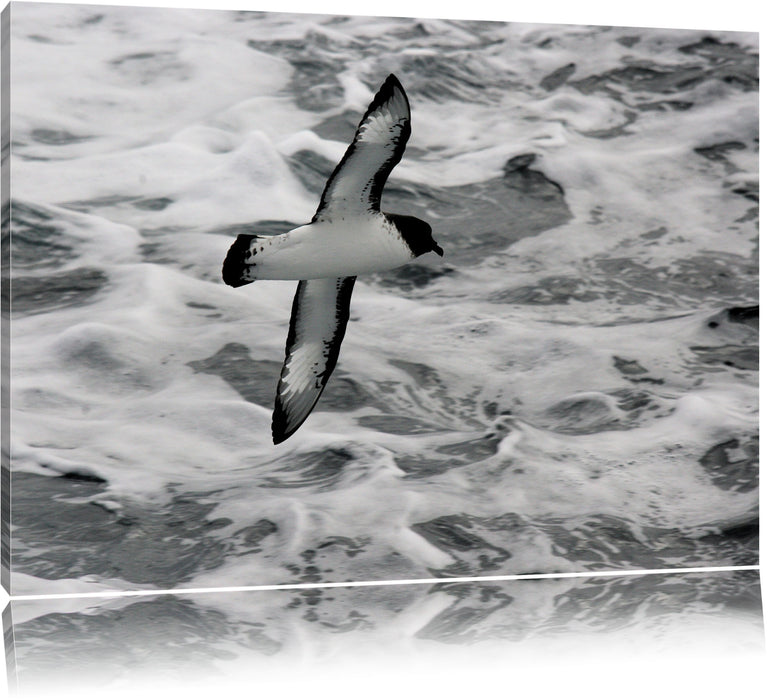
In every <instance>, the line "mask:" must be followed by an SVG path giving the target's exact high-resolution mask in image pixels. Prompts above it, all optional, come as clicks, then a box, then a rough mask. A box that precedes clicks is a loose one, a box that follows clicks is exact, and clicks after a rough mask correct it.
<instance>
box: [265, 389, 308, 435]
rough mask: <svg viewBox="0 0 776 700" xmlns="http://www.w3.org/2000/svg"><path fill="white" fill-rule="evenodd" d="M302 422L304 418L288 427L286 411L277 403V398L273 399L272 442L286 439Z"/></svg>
mask: <svg viewBox="0 0 776 700" xmlns="http://www.w3.org/2000/svg"><path fill="white" fill-rule="evenodd" d="M302 423H304V420H302V421H300V422H299V423H298V424H297V425H296V426H294V427H290V426H289V424H288V416H287V415H286V412H285V411H284V410H283V408H282V406H280V405H279V402H278V400H277V399H275V410H274V411H273V412H272V444H273V445H279V444H280V443H281V442H285V441H286V440H288V438H290V437H291V436H292V435H293V434H294V433H295V432H296V431H297V430H299V428H301V427H302Z"/></svg>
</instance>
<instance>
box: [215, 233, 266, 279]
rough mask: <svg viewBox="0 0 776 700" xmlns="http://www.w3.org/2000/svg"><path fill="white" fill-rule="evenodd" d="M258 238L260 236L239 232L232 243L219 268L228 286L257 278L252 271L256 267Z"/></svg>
mask: <svg viewBox="0 0 776 700" xmlns="http://www.w3.org/2000/svg"><path fill="white" fill-rule="evenodd" d="M260 239H261V236H251V235H250V234H248V233H241V234H240V235H239V236H237V240H235V242H234V243H232V247H231V248H229V252H228V253H227V254H226V258H224V265H223V267H222V268H221V276H222V277H223V279H224V282H226V283H227V284H228V285H229V286H230V287H242V286H243V285H244V284H250V283H251V282H253V281H254V280H255V279H257V278H256V277H255V275H254V274H253V271H254V270H255V269H256V261H255V258H256V250H257V244H258V242H259V240H260Z"/></svg>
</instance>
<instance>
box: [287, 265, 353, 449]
mask: <svg viewBox="0 0 776 700" xmlns="http://www.w3.org/2000/svg"><path fill="white" fill-rule="evenodd" d="M355 282H356V278H355V277H340V278H336V279H335V278H327V279H314V280H302V281H301V282H299V285H298V286H297V288H296V296H295V297H294V306H293V310H292V311H291V325H290V327H289V329H288V340H287V341H286V361H285V363H284V364H283V369H282V371H281V373H280V381H279V382H278V389H277V394H276V396H275V411H274V413H273V414H272V439H273V442H274V443H275V444H276V445H277V444H278V443H280V442H283V441H284V440H286V439H287V438H289V437H290V436H291V435H292V434H293V433H294V432H296V430H297V429H298V428H299V426H301V425H302V423H304V421H305V419H306V418H307V416H308V415H310V411H312V410H313V408H314V407H315V404H316V403H317V402H318V399H319V398H320V396H321V392H322V391H323V388H324V387H325V386H326V382H327V381H328V380H329V377H330V376H331V373H332V372H333V371H334V366H335V365H336V364H337V358H338V357H339V351H340V345H341V344H342V338H343V337H344V335H345V327H346V326H347V323H348V318H349V317H350V296H351V294H352V293H353V285H354V284H355Z"/></svg>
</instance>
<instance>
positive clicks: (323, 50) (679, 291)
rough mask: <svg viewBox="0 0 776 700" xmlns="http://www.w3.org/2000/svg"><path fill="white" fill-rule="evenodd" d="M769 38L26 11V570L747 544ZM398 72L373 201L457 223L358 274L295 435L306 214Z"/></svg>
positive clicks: (599, 553)
mask: <svg viewBox="0 0 776 700" xmlns="http://www.w3.org/2000/svg"><path fill="white" fill-rule="evenodd" d="M758 50H759V49H758V36H757V35H756V34H745V33H725V32H707V31H700V30H699V31H689V30H670V29H638V28H613V27H587V26H561V25H558V26H555V25H523V24H508V23H498V22H460V21H448V20H444V21H443V20H426V19H424V20H422V21H420V20H413V19H406V18H405V19H396V18H374V17H339V16H326V15H294V14H272V13H254V12H214V11H200V10H197V11H186V10H163V9H140V8H121V7H99V6H77V5H76V6H57V5H45V4H40V5H38V4H27V3H25V4H21V5H14V6H13V7H12V11H11V78H12V89H11V109H12V122H11V124H12V134H11V136H12V144H11V172H12V181H11V195H12V209H11V240H10V250H11V255H12V258H11V261H12V270H11V271H12V277H13V280H12V282H13V284H12V321H11V324H12V325H11V342H12V345H11V375H10V377H11V414H10V417H11V431H12V441H11V454H12V487H13V490H12V497H13V502H12V513H11V515H12V533H11V535H12V552H11V553H12V589H13V592H14V593H15V594H24V593H49V592H69V591H78V592H83V591H88V590H102V589H106V588H107V589H115V588H146V587H148V588H154V587H165V588H166V587H192V586H218V585H227V586H234V585H241V584H273V583H293V582H309V583H315V582H323V581H362V580H383V579H407V578H413V577H419V578H426V577H429V576H440V577H445V576H466V575H497V574H520V573H533V572H568V571H601V570H612V569H615V570H625V569H633V568H637V569H641V568H673V567H686V566H698V565H706V566H718V565H742V564H755V563H757V560H758V549H757V547H758V544H757V534H758V514H757V512H758V510H757V509H758V439H759V437H758V436H759V428H758V371H757V370H758V319H759V314H758V199H759V189H758V133H759V120H758ZM391 72H393V73H395V74H396V75H397V76H398V77H399V79H400V80H401V81H402V83H403V85H404V87H405V88H406V90H407V93H408V95H409V99H410V102H411V105H412V120H413V121H412V126H413V133H412V137H411V140H410V143H409V146H408V148H407V151H406V154H405V156H404V158H403V160H402V161H401V163H400V164H399V165H398V166H397V167H396V169H395V170H394V172H393V174H392V176H391V178H390V180H389V182H388V186H387V187H386V191H385V194H384V197H383V207H384V209H386V210H387V211H394V212H396V213H403V214H412V215H416V216H420V217H421V218H423V219H425V220H427V221H429V222H430V223H431V225H432V227H433V229H434V236H435V238H436V240H437V241H438V242H439V244H440V245H441V246H442V247H443V248H444V250H445V256H444V258H442V259H439V258H437V257H436V256H433V259H432V256H425V257H422V258H420V259H419V260H417V261H416V262H415V263H413V264H411V265H407V266H405V267H403V268H400V269H397V270H395V271H392V272H390V273H385V274H379V275H377V274H375V275H368V276H363V277H361V278H359V280H358V282H357V283H356V287H355V290H354V293H353V301H352V307H351V320H350V323H349V326H348V330H347V334H346V336H345V340H344V343H343V346H342V351H341V355H340V359H339V364H338V367H337V370H336V371H335V373H334V375H333V377H332V379H331V381H330V382H329V385H328V387H327V388H326V390H325V392H324V394H323V398H322V399H321V401H320V403H319V404H318V406H317V408H316V409H315V411H314V412H313V413H312V414H311V416H310V418H309V419H308V420H307V422H306V423H305V424H304V426H303V427H302V429H300V431H299V432H298V433H297V434H295V435H294V436H293V438H291V439H290V440H288V441H287V442H285V443H283V444H282V445H280V446H278V447H275V446H273V445H272V440H271V435H270V418H271V410H272V404H273V398H274V391H275V387H276V383H277V378H278V375H279V371H280V367H281V363H282V361H283V350H284V345H285V338H286V333H287V329H288V319H289V316H290V310H291V302H292V299H293V294H294V291H295V287H296V284H295V283H294V282H284V281H267V282H257V283H254V284H251V285H248V286H246V287H242V288H239V289H232V288H229V287H227V286H226V285H224V284H223V283H222V282H221V279H220V269H221V263H222V261H223V258H224V255H225V253H226V251H227V249H228V248H229V246H230V245H231V242H232V240H233V239H234V236H235V235H237V234H239V233H247V232H252V233H261V234H271V233H280V232H283V231H285V230H288V229H289V228H292V227H293V226H296V225H300V224H302V223H305V222H307V221H309V219H310V218H311V216H312V214H313V213H314V211H315V209H316V207H317V204H318V199H319V196H320V192H321V190H322V187H323V183H324V182H325V180H326V178H327V177H328V174H329V173H330V172H331V170H332V169H333V167H334V166H335V164H336V163H337V161H338V160H339V158H340V157H341V155H342V154H343V152H344V150H345V148H346V145H347V143H348V142H349V141H350V139H351V138H352V133H353V128H354V127H355V125H356V123H357V122H358V120H359V118H360V116H361V114H362V113H363V110H364V109H365V107H366V105H367V104H368V103H369V101H370V100H371V97H372V95H373V93H374V91H375V90H376V89H377V88H378V87H379V85H380V84H381V83H382V81H383V79H384V78H385V76H386V75H388V74H389V73H391Z"/></svg>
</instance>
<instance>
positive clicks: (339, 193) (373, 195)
mask: <svg viewBox="0 0 776 700" xmlns="http://www.w3.org/2000/svg"><path fill="white" fill-rule="evenodd" d="M409 137H410V103H409V101H408V100H407V94H406V93H405V92H404V88H403V87H402V86H401V83H400V82H399V81H398V79H397V78H396V76H395V75H393V74H391V75H389V76H388V77H387V78H386V80H385V82H384V83H383V85H382V87H381V88H380V89H379V90H378V91H377V94H376V95H375V98H374V100H373V101H372V104H370V105H369V108H368V109H367V110H366V113H365V114H364V117H363V119H361V122H360V123H359V125H358V128H357V129H356V135H355V136H354V137H353V142H352V143H351V144H350V146H348V150H347V151H345V155H344V156H343V157H342V160H341V161H340V162H339V164H338V165H337V167H336V168H335V169H334V172H333V173H332V174H331V177H330V178H329V180H328V182H327V183H326V187H325V188H324V190H323V195H322V196H321V203H320V204H319V205H318V210H317V211H316V212H315V216H314V217H313V221H317V220H318V219H327V218H333V217H337V216H340V215H344V216H347V215H348V214H361V213H364V212H367V211H370V210H372V211H380V198H381V197H382V194H383V186H384V185H385V181H386V180H387V179H388V175H389V174H390V173H391V170H393V168H394V166H395V165H396V164H397V163H398V162H399V161H400V160H401V157H402V155H403V153H404V147H405V146H406V145H407V140H408V139H409Z"/></svg>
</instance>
